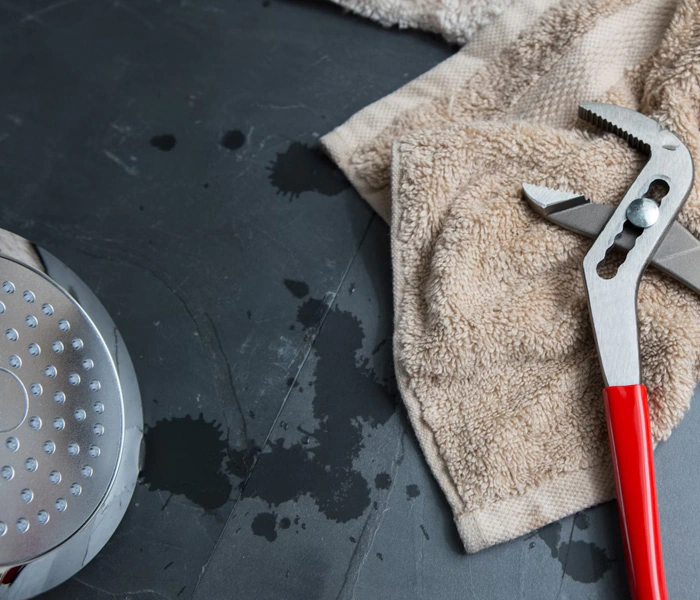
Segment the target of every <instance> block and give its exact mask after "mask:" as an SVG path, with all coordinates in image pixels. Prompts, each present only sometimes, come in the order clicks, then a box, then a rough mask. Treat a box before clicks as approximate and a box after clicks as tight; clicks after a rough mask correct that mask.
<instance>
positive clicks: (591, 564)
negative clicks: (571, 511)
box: [537, 513, 614, 583]
mask: <svg viewBox="0 0 700 600" xmlns="http://www.w3.org/2000/svg"><path fill="white" fill-rule="evenodd" d="M573 526H574V527H575V528H577V529H581V530H584V529H587V528H588V526H589V520H588V516H587V515H584V514H583V513H579V514H577V515H576V516H575V517H574V523H573ZM561 531H562V524H561V523H560V522H559V521H557V522H556V523H550V524H549V525H546V526H545V527H542V528H541V529H540V530H539V531H538V532H537V535H538V537H539V538H540V539H541V540H542V541H543V542H544V543H545V544H546V545H547V547H548V548H549V550H550V552H551V553H552V558H556V559H557V560H558V561H559V563H560V564H561V566H562V569H563V572H564V573H563V574H564V575H568V576H569V577H570V578H571V579H573V580H574V581H578V582H579V583H594V582H596V581H599V580H600V579H601V578H602V577H603V575H605V573H607V572H608V571H609V570H610V568H611V567H612V566H613V564H614V561H613V560H612V559H611V558H610V557H609V556H608V553H607V551H606V550H605V549H604V548H601V547H599V546H598V545H596V544H594V543H592V542H586V541H582V540H576V541H571V540H568V541H566V542H563V543H560V542H561Z"/></svg>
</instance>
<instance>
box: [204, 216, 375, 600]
mask: <svg viewBox="0 0 700 600" xmlns="http://www.w3.org/2000/svg"><path fill="white" fill-rule="evenodd" d="M376 217H377V214H376V213H372V216H371V217H370V219H369V221H368V223H367V226H366V227H365V230H364V231H363V232H362V237H361V238H360V242H359V243H358V244H357V248H356V249H355V252H354V253H353V255H352V257H351V258H350V261H349V262H348V265H347V267H345V270H344V271H343V274H342V275H341V277H340V281H339V282H338V285H337V286H336V289H335V291H334V292H332V294H333V299H332V300H331V302H329V304H328V305H327V307H326V310H325V311H324V313H323V317H322V318H321V321H320V322H319V325H318V329H317V330H316V334H315V335H314V336H313V339H312V340H311V342H310V343H309V346H308V348H307V350H306V352H305V353H304V358H303V359H302V361H301V363H300V365H299V368H298V369H297V372H296V375H295V376H294V382H296V381H297V379H298V377H299V374H300V373H301V372H302V370H303V368H304V366H305V365H306V361H307V360H308V358H309V355H310V354H311V351H312V350H313V348H314V345H315V343H316V340H317V339H318V336H319V335H321V330H322V329H323V325H324V323H325V322H326V319H327V318H328V314H329V313H330V311H331V309H332V308H333V305H334V304H335V302H336V300H337V298H338V294H339V293H340V290H341V289H342V287H343V284H344V283H345V280H346V279H347V276H348V274H349V273H350V269H351V268H352V266H353V264H355V260H356V259H357V257H358V255H359V254H360V250H361V249H362V245H363V244H364V243H365V240H366V239H367V234H368V233H369V230H370V228H371V227H372V224H373V223H374V220H375V219H376ZM294 382H292V385H290V386H289V389H288V390H287V393H286V394H285V396H284V399H283V400H282V404H281V405H280V408H279V410H278V411H277V415H275V418H274V419H273V421H272V424H271V426H270V429H269V431H268V432H267V435H266V436H265V441H264V442H263V443H262V445H261V446H260V454H259V455H258V457H257V459H256V460H255V462H254V463H253V464H252V465H251V467H250V470H249V471H248V474H247V475H246V478H245V480H244V481H243V485H242V486H241V488H240V492H239V496H238V499H237V500H236V501H235V502H234V505H233V507H232V508H231V512H230V513H229V515H228V517H227V519H226V523H225V525H224V526H223V528H222V529H221V533H220V534H219V537H218V539H217V540H216V543H215V544H214V548H213V549H212V551H211V554H210V555H209V558H208V559H207V562H206V563H205V564H204V566H203V567H202V569H201V571H200V573H199V577H198V578H197V583H196V584H195V586H194V590H192V597H193V598H194V597H195V594H196V593H197V589H198V588H199V584H200V583H201V581H202V577H204V573H205V572H206V570H207V568H208V566H209V563H210V562H211V559H212V557H213V556H214V554H215V553H216V550H217V549H218V547H219V544H220V542H221V538H222V537H223V535H224V532H225V531H226V529H227V526H228V524H229V521H230V520H231V519H232V518H233V517H234V516H235V512H236V509H237V508H238V504H239V503H240V501H241V499H242V498H243V492H244V491H245V488H246V486H247V485H248V482H249V481H250V478H251V477H252V476H253V471H254V470H255V468H256V467H257V466H258V462H259V461H260V458H261V457H262V454H263V452H262V451H263V450H264V448H265V446H266V445H267V443H268V442H269V441H270V437H271V436H272V432H273V431H274V430H275V425H277V423H278V421H279V418H280V416H281V415H282V412H283V411H284V408H285V406H287V400H289V397H290V396H291V394H292V391H293V389H294Z"/></svg>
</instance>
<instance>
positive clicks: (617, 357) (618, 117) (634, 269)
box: [580, 103, 693, 386]
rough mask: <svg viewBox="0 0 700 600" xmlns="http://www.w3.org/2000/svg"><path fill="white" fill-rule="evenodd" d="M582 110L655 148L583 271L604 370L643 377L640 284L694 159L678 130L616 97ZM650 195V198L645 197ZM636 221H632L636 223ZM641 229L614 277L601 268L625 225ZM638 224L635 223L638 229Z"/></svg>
mask: <svg viewBox="0 0 700 600" xmlns="http://www.w3.org/2000/svg"><path fill="white" fill-rule="evenodd" d="M580 116H581V117H582V118H584V119H586V120H587V121H590V122H592V123H594V124H596V125H598V126H599V127H601V128H603V129H606V130H607V131H612V132H614V133H616V134H617V135H619V136H621V137H623V138H624V139H626V140H627V141H628V142H629V143H630V145H632V146H633V147H635V148H637V149H638V150H641V151H643V152H645V153H648V154H649V155H650V158H649V161H648V162H647V164H646V165H645V166H644V168H643V169H642V171H641V172H640V173H639V175H638V176H637V178H636V179H635V181H634V183H633V184H632V185H631V186H630V188H629V190H627V193H626V194H625V196H624V198H622V200H621V201H620V204H619V205H618V206H617V209H616V210H615V212H614V213H613V215H612V217H610V220H609V221H608V222H607V223H606V225H605V227H604V228H603V230H602V231H601V232H600V234H599V235H598V237H597V238H596V240H595V242H594V243H593V246H591V249H590V250H589V251H588V253H587V254H586V257H585V258H584V259H583V275H584V278H585V281H586V288H587V291H588V304H589V307H590V311H591V320H592V322H593V332H594V334H595V339H596V344H597V346H598V354H599V356H600V363H601V367H602V370H603V377H604V378H605V382H606V385H608V386H621V385H633V384H638V383H641V372H640V366H639V334H638V325H637V289H638V288H639V281H640V279H641V276H642V273H643V271H644V269H646V267H647V265H648V264H649V262H650V261H651V258H652V256H653V255H654V253H655V252H656V250H657V248H658V247H659V245H660V244H661V241H662V240H663V238H664V236H665V235H666V233H667V232H668V230H669V228H670V227H671V225H672V223H673V222H674V221H675V219H676V216H677V215H678V211H679V210H680V209H681V207H682V206H683V203H684V202H685V201H686V199H687V198H688V194H689V193H690V189H691V187H692V185H693V159H692V157H691V155H690V152H689V150H688V148H687V147H686V146H685V144H683V142H681V141H680V140H679V139H678V138H677V137H676V136H675V135H674V134H673V133H671V132H670V131H668V130H667V129H664V128H663V127H661V125H659V124H658V123H657V122H656V121H654V120H653V119H650V118H649V117H646V116H644V115H641V114H640V113H637V112H634V111H632V110H629V109H626V108H621V107H619V106H613V105H610V104H594V103H591V104H582V105H581V108H580ZM653 186H658V187H662V188H666V189H667V190H668V191H667V192H666V194H665V195H664V196H663V198H662V199H661V203H660V205H659V206H658V209H657V211H656V218H654V216H653V208H649V209H647V210H648V211H649V212H651V213H652V215H651V216H650V219H651V220H649V219H647V220H646V221H644V222H643V221H640V220H639V216H638V215H637V214H635V213H634V212H633V211H634V209H635V208H637V209H638V208H640V207H642V208H643V207H644V205H645V204H646V206H648V207H651V206H652V205H654V206H656V202H655V201H654V200H653V199H651V198H648V196H649V193H650V191H651V190H652V188H653ZM645 201H646V202H645ZM630 226H631V227H630ZM626 227H627V228H628V230H629V229H631V228H635V229H637V230H638V231H637V232H635V233H637V236H636V239H635V243H634V245H633V246H632V248H631V249H630V250H629V251H628V252H627V256H626V257H625V260H624V262H623V263H622V264H621V265H620V266H619V267H618V269H617V272H616V273H615V274H614V276H613V277H611V278H605V277H604V276H601V274H600V273H599V265H600V264H601V263H603V262H604V261H605V258H606V256H607V255H608V253H609V252H610V251H611V250H612V248H613V246H614V245H615V241H616V240H617V238H619V237H620V236H621V235H622V233H623V231H624V230H625V228H626ZM633 231H634V230H633Z"/></svg>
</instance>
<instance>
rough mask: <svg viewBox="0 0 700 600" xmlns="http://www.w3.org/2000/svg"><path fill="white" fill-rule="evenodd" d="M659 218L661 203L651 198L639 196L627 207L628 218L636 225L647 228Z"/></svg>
mask: <svg viewBox="0 0 700 600" xmlns="http://www.w3.org/2000/svg"><path fill="white" fill-rule="evenodd" d="M658 218H659V205H658V204H657V203H656V202H655V201H654V200H652V199H651V198H637V199H636V200H633V201H632V202H630V205H629V206H628V207H627V220H628V221H629V222H630V223H632V225H634V226H635V227H641V228H642V229H646V228H647V227H651V226H652V225H653V224H654V223H656V221H657V220H658Z"/></svg>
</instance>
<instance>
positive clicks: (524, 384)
mask: <svg viewBox="0 0 700 600" xmlns="http://www.w3.org/2000/svg"><path fill="white" fill-rule="evenodd" d="M671 19H672V20H671ZM669 23H670V24H669ZM531 31H532V32H531V33H529V34H528V35H527V36H524V37H521V38H520V39H518V40H516V41H515V42H514V43H513V44H512V45H510V46H508V47H507V48H506V49H505V50H504V51H503V52H502V53H501V54H500V55H499V56H498V57H497V58H495V59H494V60H493V61H490V62H489V64H488V65H486V66H485V67H484V68H482V69H481V70H479V71H478V72H477V73H475V74H474V75H473V76H472V77H471V78H470V80H469V81H468V82H465V84H464V85H463V86H462V87H461V89H460V90H458V92H453V93H448V94H445V95H444V96H443V97H439V96H438V97H436V98H434V99H432V100H431V101H429V102H427V103H422V104H420V105H419V106H417V107H414V108H413V109H411V110H408V111H405V112H404V113H402V114H401V115H400V116H399V117H398V118H396V119H395V120H394V121H392V123H391V124H389V125H387V126H385V127H384V128H383V129H382V130H381V131H380V132H375V136H374V138H373V139H372V140H371V141H369V142H367V143H365V144H364V145H360V146H357V147H355V148H354V149H353V150H352V151H351V152H349V153H348V152H345V153H344V150H347V148H345V149H343V148H342V147H341V146H342V144H341V145H340V146H339V145H336V146H335V147H333V145H334V144H335V142H336V141H337V140H338V139H339V138H338V137H336V138H333V137H331V139H330V143H329V144H328V146H329V149H330V151H331V153H332V154H333V156H338V155H343V156H345V162H344V163H341V164H343V165H344V168H345V169H347V170H346V172H347V173H348V174H349V175H350V177H351V179H352V180H353V181H354V182H358V181H359V182H361V185H360V186H359V187H360V189H361V190H362V189H364V190H372V193H373V196H372V198H370V199H371V200H372V201H373V202H375V205H376V206H377V207H378V208H379V209H380V210H382V209H383V210H384V214H387V213H388V212H389V210H387V209H388V208H389V202H391V213H392V218H391V227H392V253H393V264H394V277H395V280H394V295H395V309H396V310H395V325H396V331H395V359H396V368H397V377H398V381H399V386H400V390H401V393H402V396H403V399H404V401H405V403H406V406H407V408H408V411H409V415H410V417H411V421H412V424H413V426H414V428H415V430H416V432H417V435H418V438H419V441H420V443H421V446H422V448H423V450H424V452H425V454H426V457H427V459H428V462H429V464H430V466H431V468H432V470H433V472H434V474H435V475H436V477H437V479H438V481H439V482H440V484H441V486H442V489H443V490H444V491H445V493H446V495H447V497H448V500H449V502H450V504H451V506H452V509H453V511H454V514H455V519H456V522H457V525H458V528H459V531H460V535H461V537H462V540H463V542H464V544H465V546H466V548H467V550H468V551H469V552H475V551H477V550H480V549H482V548H484V547H487V546H489V545H492V544H495V543H498V542H501V541H505V540H508V539H511V538H513V537H516V536H518V535H520V534H522V533H525V532H527V531H530V530H532V529H535V528H537V527H540V526H542V525H544V524H546V523H549V522H551V521H554V520H556V519H558V518H561V517H563V516H565V515H567V514H570V513H572V512H575V511H577V510H580V509H583V508H585V507H588V506H591V505H593V504H597V503H599V502H602V501H604V500H607V499H610V498H611V497H612V495H613V485H612V480H611V474H610V465H609V454H608V448H607V439H606V431H605V424H604V419H603V413H602V401H601V396H600V392H601V389H602V386H603V383H602V377H601V375H600V369H599V366H598V359H597V356H596V354H595V349H594V344H593V339H592V334H591V330H590V325H589V317H588V313H587V309H586V301H585V292H584V289H583V283H582V279H581V274H580V269H581V260H582V258H583V255H584V254H585V252H586V250H587V248H588V247H589V246H590V242H589V241H587V240H585V239H583V238H581V237H579V236H577V235H576V234H573V233H570V232H567V231H563V230H561V229H559V228H557V227H555V226H553V225H551V224H549V223H546V222H545V221H543V220H542V219H541V218H540V217H538V216H536V215H534V214H533V213H532V212H531V211H530V210H529V209H528V208H527V206H526V205H525V204H524V202H523V201H522V199H521V189H520V185H521V183H522V182H523V181H530V182H532V183H537V184H543V185H551V186H558V187H564V188H568V189H572V190H576V191H579V192H582V193H585V194H586V195H588V196H589V197H591V198H592V199H593V200H594V201H596V202H607V203H613V202H616V201H617V200H619V198H621V196H622V194H623V193H624V191H625V189H626V187H627V186H628V185H629V183H630V182H631V181H632V179H633V178H634V177H635V176H636V174H637V172H638V170H639V168H640V166H641V164H642V160H641V157H639V156H638V155H637V154H636V153H635V152H634V151H632V150H630V149H629V148H627V147H626V146H625V145H624V143H622V142H621V141H620V140H618V139H616V138H614V137H611V136H609V135H607V136H606V135H601V134H600V133H599V132H595V131H593V132H591V131H590V130H588V129H585V128H575V127H574V124H575V113H576V105H577V103H578V101H581V100H594V99H598V100H607V101H612V102H615V103H617V104H621V105H624V106H628V107H630V108H634V109H636V110H641V111H642V112H645V113H646V114H649V115H651V116H653V117H655V118H657V119H659V120H660V121H661V122H662V123H663V124H664V125H666V126H667V127H669V128H670V129H672V130H673V131H674V132H676V133H677V134H678V135H679V137H681V138H682V139H683V140H684V142H685V143H686V144H687V145H688V146H689V147H690V149H691V152H692V153H693V156H694V157H695V159H696V161H697V160H699V159H700V133H699V126H700V33H699V32H700V5H699V3H698V1H697V0H680V2H679V3H678V4H677V3H676V2H675V0H603V1H597V2H588V1H585V0H577V1H575V2H568V3H567V4H565V5H563V6H560V7H555V8H553V9H551V10H550V11H549V12H548V13H547V14H546V15H544V17H543V18H542V20H541V21H540V22H539V23H538V25H537V26H536V27H534V28H533V29H532V30H531ZM611 33H617V35H618V36H621V37H617V36H614V35H613V36H611V35H610V34H611ZM616 40H617V41H616ZM615 77H617V78H618V79H619V81H618V82H617V83H616V84H615V85H614V86H613V87H612V88H611V89H610V90H609V91H607V92H605V88H603V89H601V87H602V86H604V85H605V86H607V87H609V83H610V80H611V79H613V78H615ZM601 82H602V83H601ZM522 119H526V121H523V120H522ZM342 129H343V128H341V129H340V131H342ZM336 133H337V132H336ZM397 136H400V137H399V139H398V141H396V139H397ZM334 140H335V141H334ZM392 144H393V155H392V154H391V150H392ZM390 181H391V183H392V189H393V195H392V196H389V194H388V191H389V187H388V186H389V183H390ZM363 186H364V187H363ZM390 198H391V199H390ZM680 220H681V221H682V222H683V223H684V224H685V225H686V226H687V227H689V229H690V230H691V231H693V233H695V234H696V235H698V234H700V197H699V195H698V187H697V185H696V186H695V188H694V190H693V192H692V194H691V197H690V198H689V200H688V203H687V205H686V207H685V208H684V210H683V212H682V214H681V217H680ZM639 318H640V328H641V345H642V369H643V379H644V382H645V383H646V384H647V387H648V389H649V395H650V410H651V418H652V430H653V434H654V438H655V439H657V440H658V439H662V438H665V437H667V436H668V435H669V434H670V431H671V428H672V427H673V426H674V425H675V424H677V423H678V421H679V420H680V419H681V418H682V415H683V413H684V411H685V410H686V409H687V407H688V403H689V400H690V397H691V395H692V392H693V389H694V386H695V383H696V381H697V380H698V376H699V371H698V366H699V364H700V299H698V298H697V297H696V295H694V294H693V293H692V292H690V291H689V290H687V289H685V288H683V287H682V286H681V285H680V284H678V283H676V282H674V281H672V280H670V279H668V278H667V277H665V276H662V275H660V274H659V273H657V272H655V271H653V270H650V271H649V272H648V273H647V274H646V275H645V277H644V279H643V283H642V286H641V289H640V294H639Z"/></svg>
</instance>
